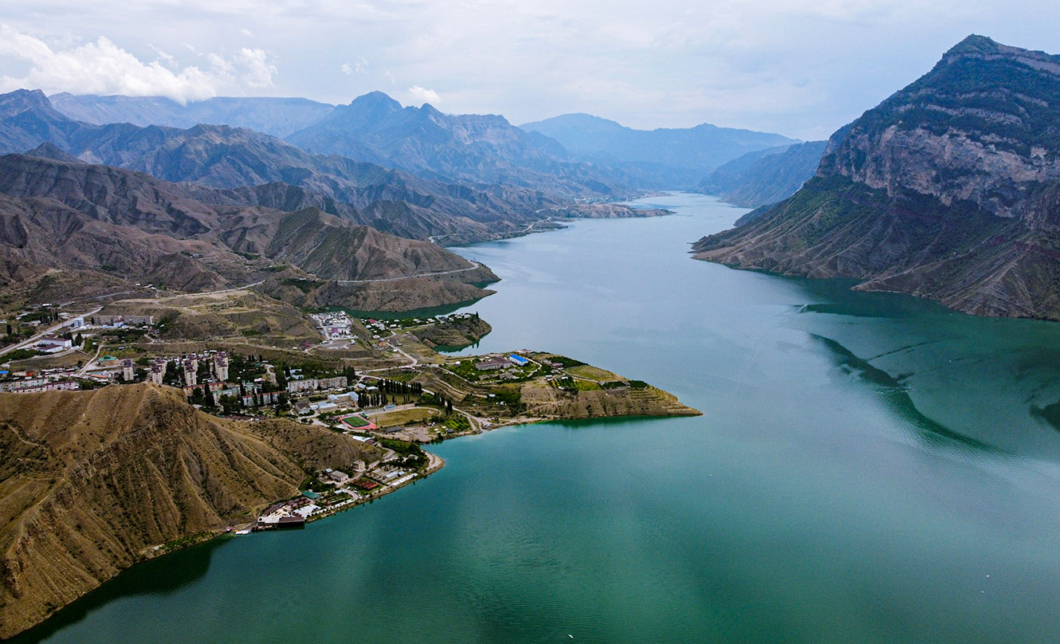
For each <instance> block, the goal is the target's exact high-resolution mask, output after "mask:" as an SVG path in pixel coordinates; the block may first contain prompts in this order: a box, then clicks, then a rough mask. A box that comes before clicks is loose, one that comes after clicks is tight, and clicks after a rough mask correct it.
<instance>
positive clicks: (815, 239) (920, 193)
mask: <svg viewBox="0 0 1060 644" xmlns="http://www.w3.org/2000/svg"><path fill="white" fill-rule="evenodd" d="M1058 249H1060V56H1050V55H1048V54H1044V53H1041V52H1033V51H1027V50H1024V49H1017V48H1015V47H1008V46H1005V45H999V44H998V43H995V42H994V41H992V40H990V39H989V38H984V37H981V36H971V37H969V38H967V39H965V40H964V41H962V42H961V43H960V44H958V45H957V46H955V47H954V48H953V49H951V50H950V51H948V52H947V53H946V54H945V55H944V56H943V57H942V60H941V61H940V62H939V63H938V64H937V65H935V67H934V68H933V69H932V70H931V71H930V72H929V73H928V74H927V75H925V76H923V77H922V78H920V79H919V80H917V81H916V82H915V83H913V84H912V85H910V86H908V87H906V88H905V89H903V90H901V91H899V92H897V93H896V94H894V95H893V96H891V97H890V98H888V99H887V100H885V101H884V102H883V103H881V104H880V105H879V106H878V107H876V108H875V109H872V110H869V111H868V112H866V113H865V114H864V115H863V116H862V117H861V118H859V119H857V120H856V121H854V122H853V123H852V124H851V125H848V126H847V127H845V128H843V129H841V130H840V131H839V132H837V133H836V134H835V135H833V136H832V138H831V140H830V141H829V144H828V151H827V153H826V154H825V155H824V158H823V159H822V161H821V165H820V168H819V169H818V171H817V174H816V176H815V177H814V178H813V179H811V180H810V181H809V182H807V183H806V185H805V186H804V187H803V188H802V189H801V190H799V191H798V192H797V193H796V194H795V195H794V196H793V197H791V198H790V199H788V200H786V201H783V202H781V203H779V204H777V205H775V206H773V207H772V208H769V209H766V210H765V211H764V212H761V213H760V214H759V216H757V217H756V218H753V219H752V220H751V221H749V222H748V223H746V224H745V225H742V226H739V227H737V228H735V229H733V230H731V231H728V232H724V233H721V234H718V235H713V236H711V237H706V238H704V239H702V240H700V241H699V242H698V243H697V244H696V245H695V250H696V251H697V253H698V254H697V257H698V258H700V259H706V260H711V261H717V262H722V263H725V264H730V265H733V266H740V267H747V268H757V269H765V270H770V271H776V272H780V273H786V274H796V275H806V276H810V277H844V278H854V279H859V280H862V284H861V285H860V286H859V287H858V288H860V289H864V290H880V291H898V292H905V293H911V294H914V295H919V296H923V297H930V298H933V299H936V300H939V301H940V302H942V303H943V304H945V305H946V306H949V307H951V308H954V309H958V310H961V311H966V312H969V313H975V314H980V315H1000V316H1020V317H1035V318H1049V319H1060V286H1058V285H1060V250H1058Z"/></svg>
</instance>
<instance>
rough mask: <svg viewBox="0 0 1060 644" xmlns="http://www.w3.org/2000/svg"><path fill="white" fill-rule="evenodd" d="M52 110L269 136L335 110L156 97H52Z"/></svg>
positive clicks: (291, 101) (301, 101)
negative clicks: (242, 130)
mask: <svg viewBox="0 0 1060 644" xmlns="http://www.w3.org/2000/svg"><path fill="white" fill-rule="evenodd" d="M51 103H52V106H53V107H54V108H55V109H56V110H57V111H59V112H61V113H63V114H65V115H66V116H68V117H70V118H72V119H74V120H75V121H84V122H86V123H92V124H94V125H105V124H107V123H132V124H133V125H139V126H147V125H168V126H170V127H179V128H189V127H192V126H195V125H199V124H200V123H204V124H212V125H231V126H232V127H245V128H248V129H251V130H257V131H258V132H264V133H266V134H271V135H273V136H278V137H285V136H287V135H288V134H291V133H292V132H297V131H298V130H301V129H303V128H305V127H308V126H309V125H312V124H313V123H316V122H317V121H319V120H320V119H322V118H324V117H325V116H327V115H328V114H330V113H331V111H332V110H334V109H335V106H334V105H328V104H327V103H318V102H316V101H311V100H309V99H307V98H223V97H219V98H211V99H207V100H205V101H196V102H191V103H187V104H184V105H181V104H180V103H177V102H176V101H173V100H171V99H168V98H164V97H161V96H95V95H83V96H74V95H73V94H67V93H65V92H64V93H62V94H55V95H54V96H52V97H51Z"/></svg>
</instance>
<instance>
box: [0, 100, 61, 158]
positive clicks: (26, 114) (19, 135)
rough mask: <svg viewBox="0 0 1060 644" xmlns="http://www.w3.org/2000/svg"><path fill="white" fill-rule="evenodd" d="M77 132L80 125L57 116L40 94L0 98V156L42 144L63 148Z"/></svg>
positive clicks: (58, 114) (59, 115) (57, 113)
mask: <svg viewBox="0 0 1060 644" xmlns="http://www.w3.org/2000/svg"><path fill="white" fill-rule="evenodd" d="M80 130H81V124H80V123H77V122H75V121H72V120H70V119H69V118H67V117H66V116H65V115H63V114H60V113H59V112H57V111H56V110H55V109H54V108H53V107H52V105H51V103H50V102H49V101H48V97H47V96H45V95H44V92H42V91H40V90H28V89H20V90H15V91H14V92H11V93H9V94H2V95H0V154H3V153H7V152H25V151H27V150H31V149H33V148H35V147H37V146H39V145H40V144H41V143H45V142H49V143H54V144H55V145H57V146H59V147H60V148H65V147H66V146H67V145H68V144H69V138H70V136H72V135H73V134H75V133H76V132H79V131H80Z"/></svg>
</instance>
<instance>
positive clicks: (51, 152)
mask: <svg viewBox="0 0 1060 644" xmlns="http://www.w3.org/2000/svg"><path fill="white" fill-rule="evenodd" d="M26 156H28V157H36V158H38V159H51V160H53V161H62V162H63V163H81V160H80V159H78V158H77V157H75V156H73V155H72V154H67V153H66V152H64V151H63V150H61V149H59V147H58V146H56V145H55V144H53V143H51V142H50V141H45V142H44V143H41V144H40V145H38V146H37V147H35V148H33V149H32V150H30V151H29V152H26Z"/></svg>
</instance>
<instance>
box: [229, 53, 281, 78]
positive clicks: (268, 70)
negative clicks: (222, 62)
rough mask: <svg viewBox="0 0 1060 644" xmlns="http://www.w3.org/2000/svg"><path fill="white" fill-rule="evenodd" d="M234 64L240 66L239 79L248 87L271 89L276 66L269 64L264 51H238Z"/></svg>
mask: <svg viewBox="0 0 1060 644" xmlns="http://www.w3.org/2000/svg"><path fill="white" fill-rule="evenodd" d="M236 64H237V65H240V66H242V68H243V72H242V75H241V76H240V79H241V80H242V81H243V83H245V84H246V85H247V86H248V87H272V77H273V76H275V75H276V66H275V65H271V64H269V57H268V54H266V53H265V50H264V49H247V48H246V47H244V48H243V49H240V50H239V54H238V55H237V56H236Z"/></svg>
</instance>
